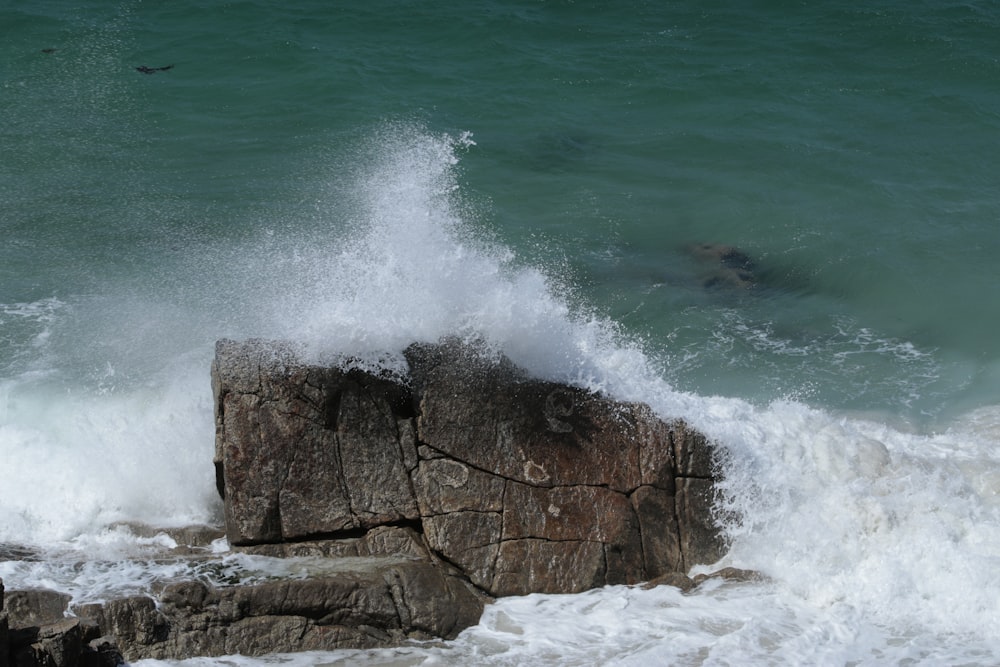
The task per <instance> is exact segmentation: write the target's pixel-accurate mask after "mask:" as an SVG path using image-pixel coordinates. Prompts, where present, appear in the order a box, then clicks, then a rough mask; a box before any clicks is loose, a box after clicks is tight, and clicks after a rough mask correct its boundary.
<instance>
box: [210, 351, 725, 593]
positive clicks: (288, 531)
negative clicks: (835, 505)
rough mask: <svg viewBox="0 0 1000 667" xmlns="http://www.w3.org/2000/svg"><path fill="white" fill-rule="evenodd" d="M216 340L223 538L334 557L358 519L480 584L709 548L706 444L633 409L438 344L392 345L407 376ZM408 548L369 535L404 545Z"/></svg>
mask: <svg viewBox="0 0 1000 667" xmlns="http://www.w3.org/2000/svg"><path fill="white" fill-rule="evenodd" d="M216 352H217V355H216V361H215V364H214V365H213V386H214V387H215V394H216V402H217V460H218V461H219V462H220V467H221V469H222V471H223V482H224V487H225V494H226V495H225V500H226V503H225V504H226V517H227V525H228V528H229V537H230V541H231V543H233V544H235V545H245V546H246V547H250V546H251V545H257V546H253V548H254V549H255V550H256V551H257V552H258V553H270V554H274V555H278V554H286V555H287V554H293V553H294V554H307V553H308V554H316V553H327V554H331V555H333V554H338V555H348V556H349V555H352V554H353V553H355V552H356V550H357V549H360V548H362V547H361V546H359V545H360V544H361V542H360V541H365V540H368V537H367V534H366V531H370V530H372V529H373V528H375V527H378V526H382V527H398V528H407V529H410V530H413V531H415V535H418V536H419V540H421V541H422V542H423V543H425V544H426V546H427V547H429V548H430V553H427V555H425V556H424V557H425V558H427V559H428V560H431V561H432V560H433V559H434V558H436V557H441V558H443V559H444V560H445V561H447V562H448V563H451V564H453V565H455V566H456V567H458V568H459V569H460V570H461V571H462V572H463V573H464V574H465V575H466V576H468V577H469V579H470V580H471V581H472V582H473V583H474V584H475V585H476V586H478V587H480V588H481V589H483V590H484V591H486V592H488V593H489V594H491V595H506V594H512V593H527V592H533V591H547V592H573V591H580V590H585V589H587V588H590V587H593V586H601V585H605V584H612V583H635V582H638V581H646V580H648V579H651V578H654V577H657V576H660V575H662V574H664V573H666V572H670V571H685V570H686V569H687V568H689V567H690V566H691V565H693V564H696V563H704V562H714V561H715V560H717V559H718V557H719V555H720V554H721V547H722V544H721V542H720V540H719V538H718V535H717V530H716V528H715V524H714V520H713V518H712V515H711V510H712V493H713V491H712V488H713V487H712V479H711V476H712V465H713V461H712V450H711V446H710V444H709V443H708V442H707V441H706V439H705V438H704V437H703V436H702V435H701V434H699V433H697V432H695V431H692V430H691V429H689V428H688V427H687V426H686V425H685V424H684V423H683V422H679V421H677V422H663V421H662V420H660V419H658V418H657V417H656V416H655V415H654V414H653V413H652V411H651V410H650V409H649V407H648V406H645V405H641V404H633V403H619V402H615V401H612V400H609V399H607V398H605V397H602V396H598V395H595V394H591V393H588V392H585V391H583V390H581V389H577V388H574V387H569V386H565V385H560V384H556V383H552V382H544V381H540V380H533V379H530V378H528V377H527V375H526V374H525V373H524V371H522V370H520V369H518V368H516V367H514V366H513V365H512V364H511V363H510V362H509V361H508V360H507V359H505V358H503V357H501V356H497V355H492V354H490V353H488V352H487V351H483V350H479V349H475V348H473V347H471V346H468V345H463V344H460V343H457V342H454V341H447V342H445V343H443V344H440V345H414V346H411V347H410V348H408V349H407V351H406V358H407V361H408V362H409V364H410V383H409V384H408V385H406V386H404V385H402V384H400V383H398V382H395V381H393V380H392V379H391V378H384V377H375V376H372V375H369V374H365V373H361V372H360V371H341V370H337V369H330V368H320V367H314V366H308V365H304V364H302V363H300V362H298V361H296V359H295V356H294V354H293V351H292V350H291V349H290V348H288V347H287V346H282V345H274V346H273V347H270V348H269V346H268V344H266V343H263V342H261V341H251V342H249V343H244V344H240V343H233V342H231V341H223V342H220V343H219V344H218V346H217V351H216ZM330 538H337V544H338V546H336V547H329V546H328V547H323V546H320V544H321V543H322V542H324V541H327V540H329V539H330ZM351 540H355V542H351ZM359 540H360V541H359ZM269 543H270V544H274V545H275V546H263V545H266V544H269ZM406 544H408V545H409V546H405V545H404V543H399V544H396V547H393V546H391V545H389V543H386V544H385V545H383V546H384V548H385V549H390V550H391V549H392V548H400V549H402V550H403V552H405V553H408V554H414V553H416V552H418V551H420V549H415V548H413V544H415V542H414V541H412V540H411V541H409V542H406ZM277 545H281V546H277ZM357 553H361V552H357Z"/></svg>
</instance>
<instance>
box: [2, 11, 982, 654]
mask: <svg viewBox="0 0 1000 667" xmlns="http://www.w3.org/2000/svg"><path fill="white" fill-rule="evenodd" d="M343 5H344V3H325V2H319V1H303V2H297V3H277V2H268V1H265V0H258V1H244V2H227V3H194V2H186V1H180V2H173V3H168V4H165V3H151V2H142V1H141V0H133V1H118V2H101V3H98V2H93V1H84V2H80V1H77V2H72V3H70V2H57V1H54V0H53V1H48V2H33V3H26V2H23V3H22V2H11V3H6V4H3V5H0V29H2V32H3V39H2V40H0V63H3V65H2V68H0V119H2V120H0V461H2V462H3V471H4V474H3V477H2V480H0V544H4V545H9V546H11V545H12V546H17V547H19V548H22V549H25V550H28V551H31V552H34V553H35V554H37V555H38V558H37V559H36V560H9V561H5V562H0V577H2V578H3V580H4V583H5V586H6V587H7V588H8V589H15V588H19V587H23V586H47V587H53V588H58V589H60V590H65V591H68V592H70V593H71V594H72V595H73V596H74V598H75V599H76V600H78V601H89V600H101V599H105V598H106V597H108V596H110V595H113V594H122V593H133V592H141V591H146V590H149V589H150V588H151V587H153V586H155V585H156V583H157V582H161V581H163V580H167V579H170V578H172V577H178V576H190V575H191V574H192V573H194V574H197V575H198V576H206V577H210V578H211V577H215V578H217V579H218V580H220V582H221V581H228V580H232V579H233V578H239V577H243V578H245V579H252V578H254V577H256V576H267V574H268V573H272V572H273V571H274V569H275V568H289V567H297V565H296V564H294V563H291V564H289V563H285V564H280V563H275V562H272V561H268V560H266V559H256V560H255V559H247V558H242V557H237V556H233V555H227V551H226V549H227V547H226V545H225V543H224V541H222V542H218V543H216V544H215V545H214V546H213V549H214V550H215V551H216V552H217V553H218V557H219V558H221V559H222V562H223V565H221V566H219V567H218V568H216V569H215V570H213V571H211V572H203V571H199V570H197V568H198V567H199V566H197V565H192V564H186V563H164V562H163V561H162V560H161V559H160V558H159V556H161V555H162V553H163V551H164V549H167V548H169V547H171V546H172V545H173V544H174V543H173V541H172V540H171V538H169V537H167V536H165V535H159V536H156V537H152V538H150V537H142V536H140V535H139V534H138V533H137V531H134V530H133V529H131V528H129V525H130V524H132V523H142V524H148V525H152V526H156V527H171V526H184V525H189V524H200V523H207V524H215V525H218V524H219V521H220V517H219V515H220V509H221V508H220V503H219V501H218V498H217V497H216V495H215V490H214V473H213V470H212V464H211V458H212V451H213V422H212V405H211V395H210V388H209V379H208V365H209V363H210V361H211V357H212V353H213V344H214V342H215V340H217V339H219V338H222V337H233V338H247V337H251V336H265V337H276V338H289V339H294V340H296V341H299V342H301V343H302V344H303V345H305V346H306V347H307V348H308V349H309V350H310V353H311V354H313V355H314V356H315V357H316V358H317V359H329V358H332V357H335V356H337V355H344V354H347V355H353V356H354V357H355V358H357V359H359V360H360V361H361V363H365V364H370V365H372V366H383V367H384V366H388V367H393V368H401V367H402V366H401V364H402V360H401V356H400V352H401V350H402V349H403V348H404V347H405V346H406V345H407V344H409V343H411V342H413V341H433V340H437V339H438V338H440V337H441V336H444V335H453V334H457V335H461V336H467V337H470V338H485V339H486V340H488V341H489V342H490V343H491V344H493V345H494V346H496V348H497V349H499V350H502V351H503V352H505V353H506V354H507V355H508V356H510V357H511V358H512V359H513V360H514V361H516V362H517V363H519V364H521V365H523V366H524V367H526V368H528V369H530V370H531V372H533V373H534V374H536V375H538V376H540V377H545V378H550V379H555V380H560V381H567V382H572V383H574V384H577V385H580V386H583V387H587V388H590V389H594V390H596V391H603V392H606V393H608V394H610V395H612V396H614V397H617V398H619V399H624V400H640V401H644V402H647V403H649V404H650V405H651V406H652V407H653V409H654V410H656V412H657V413H658V414H660V415H661V416H663V417H665V418H672V417H684V418H685V419H687V420H688V421H690V422H691V423H693V424H694V425H695V426H697V427H698V428H700V429H702V430H703V431H705V432H706V433H708V434H709V435H710V436H711V437H713V438H714V439H716V441H717V442H718V444H719V446H720V448H721V450H722V451H723V453H724V457H723V460H722V461H721V462H720V474H721V475H722V479H723V481H722V483H721V485H720V494H719V497H718V507H719V510H720V511H719V516H720V517H724V519H720V521H721V522H722V523H723V529H724V530H725V532H726V534H727V537H728V540H729V542H730V549H729V552H728V554H727V555H726V556H725V557H724V558H723V559H722V560H721V561H720V563H718V564H717V565H718V566H726V565H732V566H736V567H743V568H749V569H754V570H758V571H760V572H761V573H763V574H764V575H766V577H767V579H766V580H765V581H763V582H756V583H719V582H710V583H707V584H705V585H703V586H702V587H700V588H698V589H697V590H695V591H694V592H693V593H690V594H681V593H680V592H678V591H677V590H675V589H672V588H667V587H664V588H658V589H653V590H648V591H646V590H641V589H638V588H628V587H610V588H606V589H601V590H597V591H591V592H588V593H584V594H580V595H571V596H542V595H532V596H527V597H523V598H510V599H505V600H501V601H498V602H497V603H496V604H494V605H491V606H490V607H489V608H488V609H487V612H486V614H485V616H484V617H483V620H482V622H481V623H480V624H479V625H478V626H476V627H474V628H470V629H469V630H467V631H466V632H464V633H463V634H462V635H461V636H460V637H459V638H458V639H456V640H454V641H450V642H443V643H433V644H430V645H423V646H412V647H406V648H402V649H394V650H385V651H370V652H348V651H345V652H334V653H317V654H313V653H307V654H299V655H294V656H269V657H266V658H260V659H254V660H250V659H244V658H239V657H230V658H225V659H211V660H210V659H194V660H189V661H185V662H184V664H189V665H192V666H193V665H196V664H197V665H199V667H201V666H202V665H212V666H217V665H260V664H263V663H268V664H270V663H274V664H287V665H290V667H299V666H303V667H305V666H306V665H308V666H312V665H327V664H373V665H440V664H455V665H459V664H484V665H520V664H538V665H607V664H616V665H660V664H670V665H747V664H767V665H797V664H823V665H912V664H926V665H995V664H998V663H1000V630H998V629H997V628H1000V497H998V491H1000V337H998V336H997V335H996V331H998V330H1000V299H998V298H997V294H996V291H997V288H998V287H1000V263H998V262H996V253H997V250H998V248H1000V187H998V186H1000V183H998V176H997V175H998V174H1000V88H998V87H997V85H996V82H997V81H998V80H1000V42H998V41H997V40H996V35H997V34H998V30H1000V8H998V7H997V6H996V5H995V4H994V3H989V2H962V3H959V2H946V1H944V0H939V1H930V0H927V1H922V2H909V3H902V2H890V1H888V0H883V1H881V2H872V3H865V5H864V6H860V5H859V4H858V3H851V2H846V1H843V2H838V1H833V2H825V3H815V4H814V3H801V4H795V5H792V4H790V3H776V2H765V1H754V2H747V3H722V2H697V3H696V2H675V3H658V2H650V3H645V2H638V1H626V2H621V3H614V4H609V3H596V2H571V1H564V2H543V1H541V0H533V1H530V2H529V1H527V0H524V1H522V2H502V1H487V0H481V1H476V2H467V3H449V4H447V5H446V4H444V3H402V2H393V1H391V0H371V1H369V2H366V3H364V4H363V6H358V7H348V6H343ZM168 66H169V67H170V68H169V69H162V70H155V71H152V73H144V72H141V71H139V70H137V69H136V68H137V67H147V68H166V67H168ZM702 244H720V245H732V246H734V247H736V248H738V249H739V250H740V251H741V252H742V253H744V254H745V256H746V257H747V258H749V260H751V261H752V273H753V283H754V284H753V287H752V288H749V289H748V288H745V287H744V286H742V285H739V284H733V282H732V281H731V280H730V279H731V277H732V276H731V275H730V274H725V275H723V276H722V277H721V280H720V279H719V278H720V276H719V269H720V265H719V264H718V263H713V262H711V261H706V260H704V259H699V257H698V255H697V252H695V251H694V249H695V248H696V247H697V246H700V245H702ZM710 569H713V568H711V567H707V566H706V567H700V568H696V570H695V572H701V571H707V570H710ZM144 664H147V665H149V667H152V661H149V662H147V663H144Z"/></svg>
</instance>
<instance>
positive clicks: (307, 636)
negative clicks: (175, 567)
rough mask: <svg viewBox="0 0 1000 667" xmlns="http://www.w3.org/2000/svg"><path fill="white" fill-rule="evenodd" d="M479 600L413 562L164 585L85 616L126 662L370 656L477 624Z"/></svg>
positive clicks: (465, 587)
mask: <svg viewBox="0 0 1000 667" xmlns="http://www.w3.org/2000/svg"><path fill="white" fill-rule="evenodd" d="M482 608H483V598H482V597H481V596H480V595H479V594H477V593H476V592H475V591H474V589H473V588H472V587H471V586H470V585H469V584H468V582H466V581H465V580H464V579H462V578H460V577H458V576H456V575H455V573H453V572H451V571H449V570H448V569H447V568H444V567H437V566H434V565H432V564H431V563H429V562H426V561H419V560H413V559H401V558H396V559H391V558H367V559H355V560H353V561H345V562H344V564H343V565H342V567H341V568H339V571H338V572H336V573H335V574H331V575H329V576H322V577H313V578H308V579H293V580H281V581H272V582H265V583H262V584H257V585H252V586H251V585H247V586H233V587H227V588H214V587H211V586H208V585H206V584H204V583H202V582H198V581H188V582H181V583H176V584H171V585H168V586H167V587H166V588H164V590H163V593H162V594H161V596H160V604H159V605H158V606H157V604H156V603H155V602H154V601H153V600H152V599H151V598H147V597H133V598H126V599H123V600H113V601H110V602H107V603H105V604H104V606H103V608H100V609H95V608H93V607H91V608H89V609H87V610H85V611H86V612H87V614H88V615H89V616H90V618H91V619H93V620H96V621H97V622H98V623H99V624H100V625H101V626H102V627H103V628H105V629H106V630H107V631H108V633H109V634H110V635H112V636H114V637H115V638H116V642H117V645H118V647H119V648H120V649H121V652H122V654H123V655H124V656H125V657H126V658H127V659H129V660H138V659H143V658H158V659H179V658H185V657H192V656H199V655H200V656H217V655H225V654H234V653H240V654H243V655H262V654H265V653H274V652H288V651H302V650H332V649H336V648H371V647H376V646H387V645H395V644H399V643H401V642H403V641H405V640H406V639H408V638H424V639H426V638H431V637H445V638H451V637H454V636H455V635H457V634H458V632H459V631H461V630H462V629H464V628H466V627H468V626H469V625H472V624H474V623H476V622H478V620H479V617H480V615H481V614H482Z"/></svg>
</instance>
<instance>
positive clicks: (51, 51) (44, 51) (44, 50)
mask: <svg viewBox="0 0 1000 667" xmlns="http://www.w3.org/2000/svg"><path fill="white" fill-rule="evenodd" d="M55 52H56V50H55V49H53V48H48V49H42V53H55Z"/></svg>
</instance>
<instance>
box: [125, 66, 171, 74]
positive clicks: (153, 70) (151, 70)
mask: <svg viewBox="0 0 1000 667" xmlns="http://www.w3.org/2000/svg"><path fill="white" fill-rule="evenodd" d="M173 68H174V66H173V65H166V66H164V67H146V66H145V65H139V66H138V67H136V68H135V69H136V71H137V72H142V73H143V74H156V73H157V72H166V71H167V70H168V69H173Z"/></svg>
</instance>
